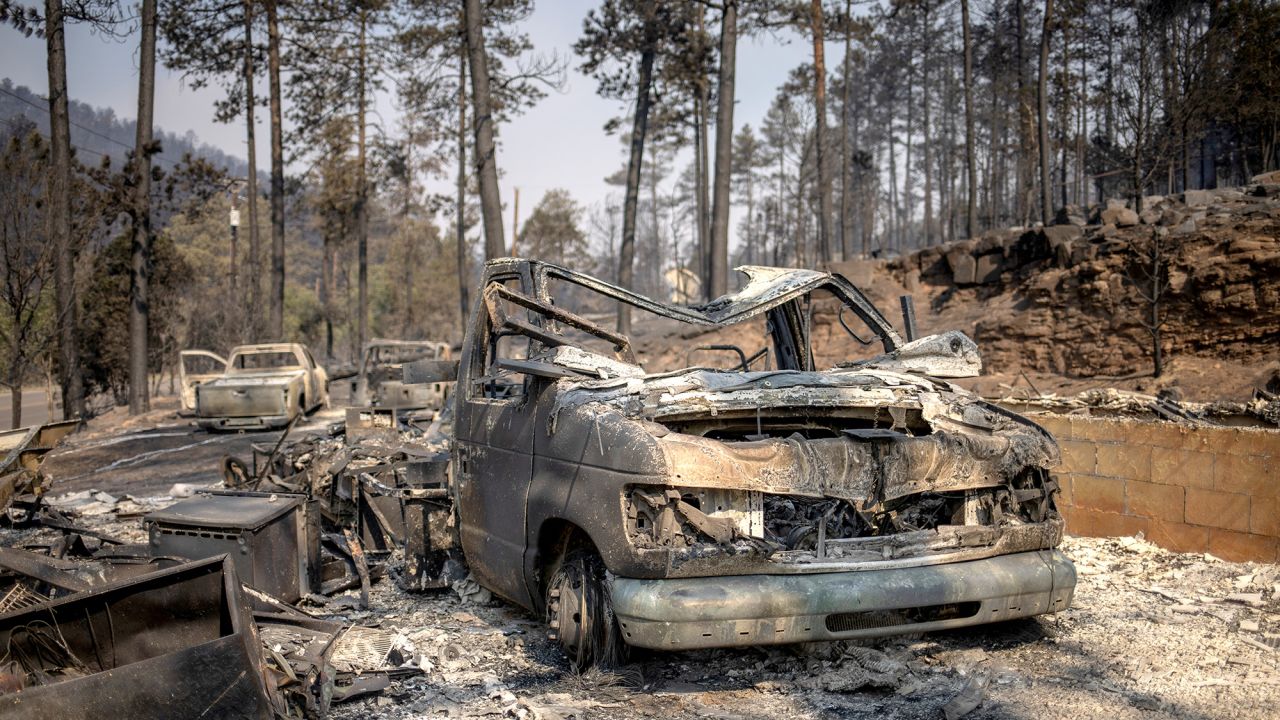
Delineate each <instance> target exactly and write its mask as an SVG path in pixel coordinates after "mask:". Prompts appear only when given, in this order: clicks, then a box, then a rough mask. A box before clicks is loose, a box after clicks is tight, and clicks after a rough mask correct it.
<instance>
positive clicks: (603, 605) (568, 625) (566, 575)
mask: <svg viewBox="0 0 1280 720" xmlns="http://www.w3.org/2000/svg"><path fill="white" fill-rule="evenodd" d="M545 600H546V609H547V624H548V625H549V626H550V628H551V631H550V633H549V637H550V638H551V639H552V640H556V641H558V642H559V643H560V647H561V648H562V649H563V650H564V652H565V654H566V655H568V656H569V662H571V663H573V665H574V667H576V668H577V669H579V670H585V669H587V668H589V667H591V666H593V665H594V666H598V667H602V668H614V667H618V666H621V665H622V664H623V663H624V662H626V656H627V652H626V651H627V647H626V643H625V642H624V641H623V640H622V633H621V632H620V631H619V630H618V620H617V618H615V617H614V615H613V603H612V602H611V601H610V599H609V586H608V584H607V583H606V581H605V570H604V562H602V561H601V560H600V556H599V555H597V554H596V553H595V552H594V551H592V550H589V549H586V548H574V549H571V550H569V551H568V552H567V553H565V556H564V558H563V559H562V560H561V563H560V567H559V568H557V569H556V571H555V572H554V573H553V574H552V576H551V581H550V582H549V583H547V589H546V598H545Z"/></svg>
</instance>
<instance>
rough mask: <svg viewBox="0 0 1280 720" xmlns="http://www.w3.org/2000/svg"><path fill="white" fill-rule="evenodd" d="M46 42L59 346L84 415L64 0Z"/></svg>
mask: <svg viewBox="0 0 1280 720" xmlns="http://www.w3.org/2000/svg"><path fill="white" fill-rule="evenodd" d="M45 46H46V48H47V70H48V74H49V152H50V177H49V212H48V222H49V242H51V243H53V245H54V247H55V248H56V252H55V255H56V257H57V260H56V263H57V267H56V268H55V270H54V284H55V286H56V287H55V293H56V295H57V300H58V350H59V353H60V356H61V362H62V416H63V417H64V418H66V419H68V420H69V419H71V418H77V417H84V414H85V398H84V378H83V377H82V376H81V374H80V302H79V299H78V297H77V293H76V275H75V247H74V246H73V245H72V242H71V116H70V114H69V113H68V110H67V44H66V28H65V26H64V18H63V10H62V0H46V1H45Z"/></svg>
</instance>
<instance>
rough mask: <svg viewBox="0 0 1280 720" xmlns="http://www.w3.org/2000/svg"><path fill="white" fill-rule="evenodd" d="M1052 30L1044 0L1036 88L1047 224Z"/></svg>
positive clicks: (1042, 215) (1049, 8)
mask: <svg viewBox="0 0 1280 720" xmlns="http://www.w3.org/2000/svg"><path fill="white" fill-rule="evenodd" d="M1052 32H1053V0H1044V29H1043V30H1042V31H1041V33H1040V78H1039V84H1038V87H1037V88H1036V91H1037V99H1038V103H1037V105H1038V109H1037V115H1038V116H1039V122H1040V219H1041V221H1042V222H1043V223H1044V224H1045V225H1048V224H1049V221H1050V220H1051V219H1052V217H1053V192H1052V190H1053V189H1052V187H1051V186H1050V184H1049V175H1050V169H1051V168H1050V167H1049V163H1050V158H1051V157H1052V155H1051V153H1050V150H1049V40H1050V38H1051V35H1052Z"/></svg>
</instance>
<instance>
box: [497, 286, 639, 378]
mask: <svg viewBox="0 0 1280 720" xmlns="http://www.w3.org/2000/svg"><path fill="white" fill-rule="evenodd" d="M495 299H502V300H506V301H507V302H510V303H511V304H513V305H518V306H519V307H522V308H524V309H526V310H531V311H533V312H535V313H537V314H539V315H542V316H545V317H547V318H550V319H552V320H555V321H556V322H561V323H564V324H565V325H568V326H570V327H572V328H575V329H578V330H581V331H582V332H585V333H587V334H588V335H591V336H594V337H597V338H600V339H601V340H604V341H606V342H608V343H611V344H612V345H613V348H614V350H615V351H616V352H618V353H621V354H622V355H623V356H624V357H625V358H626V359H627V361H628V362H631V363H634V362H635V353H634V352H633V350H632V348H631V339H630V338H628V337H627V336H625V335H621V334H619V333H616V332H613V331H612V330H606V329H604V328H602V327H600V326H599V325H596V324H595V323H593V322H591V321H590V320H588V319H586V318H584V317H582V316H581V315H578V314H577V313H573V312H570V311H568V310H565V309H564V308H560V307H556V306H555V305H551V304H548V303H544V302H542V301H540V300H536V299H534V298H532V297H529V296H528V295H525V294H523V293H519V292H516V291H514V290H512V289H510V288H508V287H506V286H505V285H502V284H501V283H496V282H491V283H489V286H488V287H487V288H485V304H486V306H487V307H488V308H489V312H490V318H491V320H492V321H494V323H493V324H494V327H501V326H502V322H501V321H502V320H505V316H504V315H503V314H502V313H501V310H499V309H498V308H497V307H496V305H497V303H496V302H495Z"/></svg>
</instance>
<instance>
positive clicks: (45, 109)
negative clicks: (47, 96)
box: [0, 87, 177, 167]
mask: <svg viewBox="0 0 1280 720" xmlns="http://www.w3.org/2000/svg"><path fill="white" fill-rule="evenodd" d="M0 93H4V94H5V95H8V96H9V97H11V98H14V99H15V100H17V101H19V102H21V103H25V104H26V105H29V106H30V107H33V108H35V109H37V110H40V111H41V112H44V113H46V114H48V113H49V108H48V107H45V106H44V105H40V104H39V103H33V102H31V101H30V100H28V99H26V98H24V97H22V96H21V95H19V94H17V93H15V92H13V91H11V90H6V89H4V88H2V87H0ZM67 122H69V123H70V124H71V125H73V126H75V127H77V128H80V129H81V130H83V131H85V132H87V133H89V134H90V135H94V136H97V137H99V138H102V139H103V140H106V141H107V142H112V143H115V144H116V145H119V146H120V147H122V148H124V149H126V150H133V149H134V148H133V146H132V145H130V144H128V143H124V142H121V141H119V140H117V139H115V138H113V137H111V136H110V135H104V134H103V133H100V132H98V131H97V130H94V129H93V128H90V127H86V126H84V125H81V124H80V123H78V122H76V121H75V120H71V119H70V118H68V120H67ZM79 149H81V150H86V151H87V152H96V151H94V150H87V149H86V148H79ZM97 154H98V155H104V156H105V153H97ZM156 160H160V161H164V162H167V163H169V164H170V165H171V166H173V167H177V164H176V163H174V162H173V161H172V160H170V159H168V158H161V157H156Z"/></svg>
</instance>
